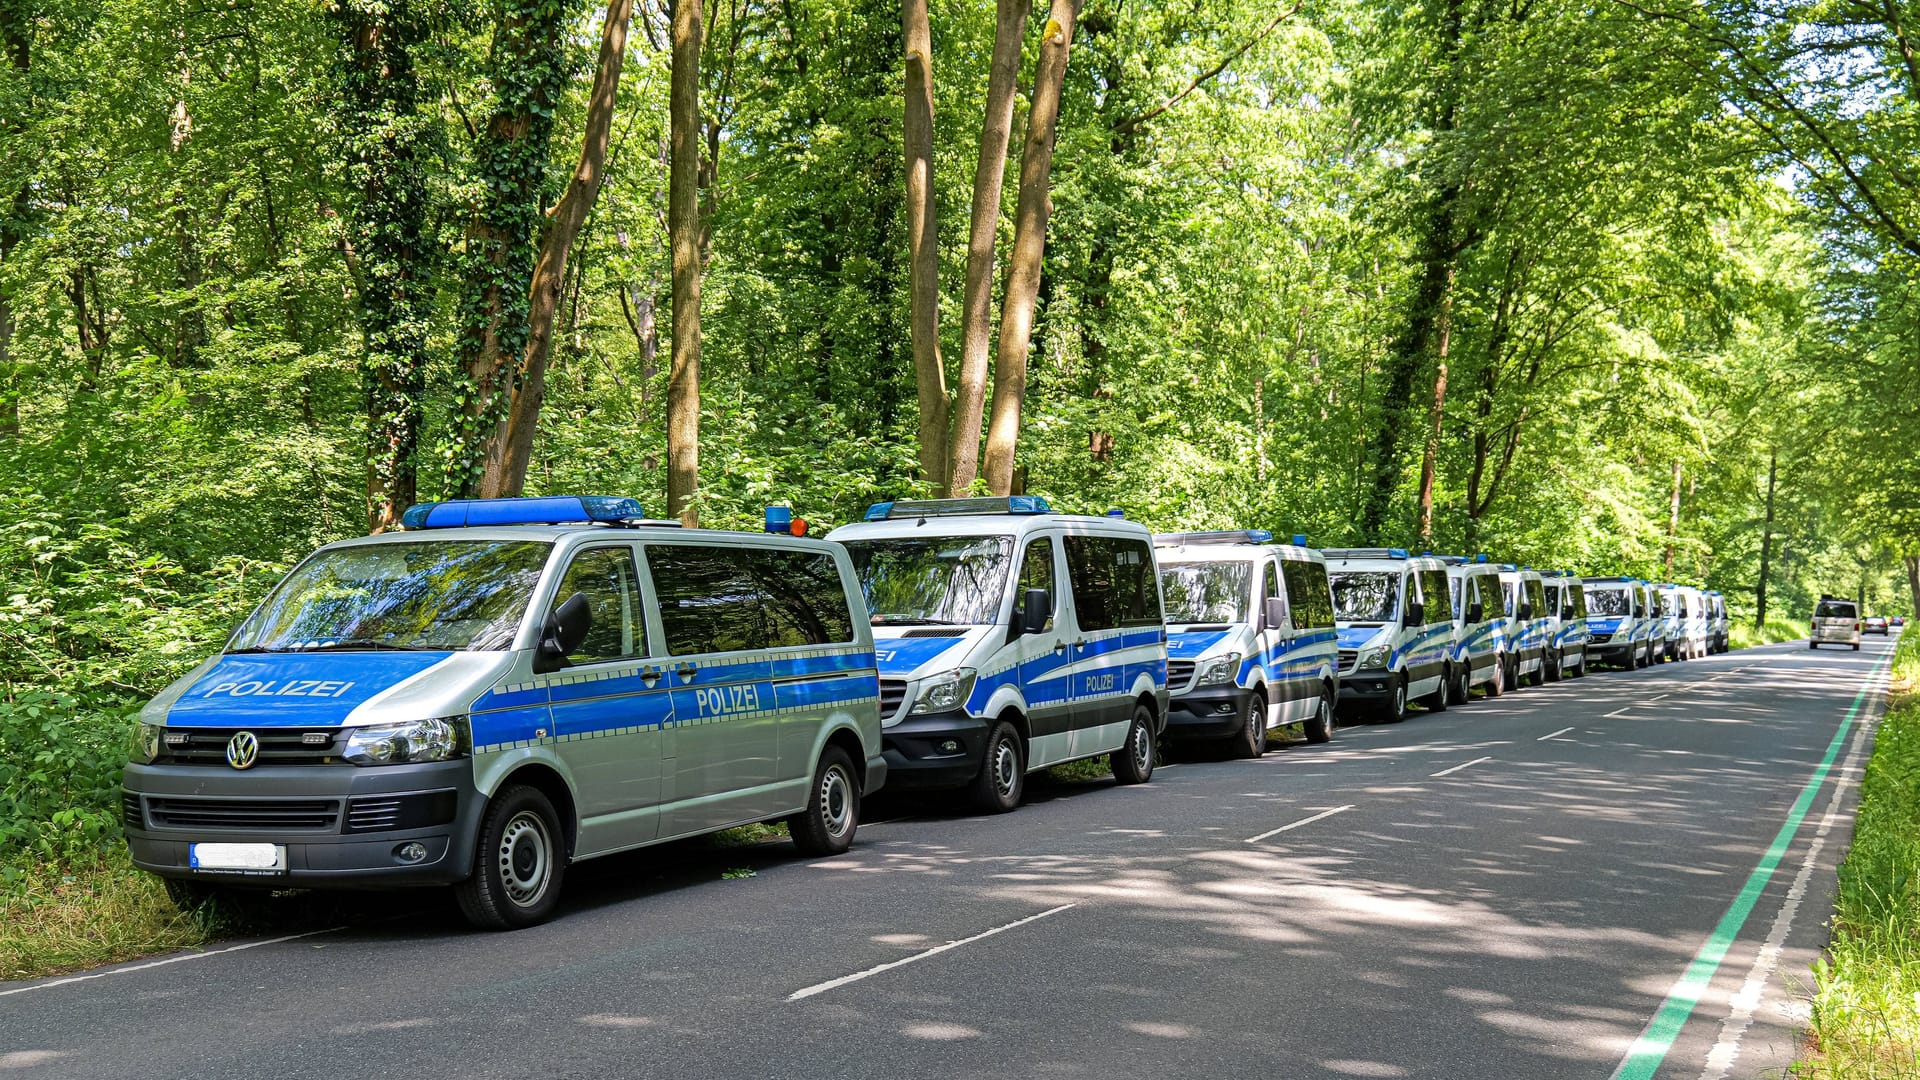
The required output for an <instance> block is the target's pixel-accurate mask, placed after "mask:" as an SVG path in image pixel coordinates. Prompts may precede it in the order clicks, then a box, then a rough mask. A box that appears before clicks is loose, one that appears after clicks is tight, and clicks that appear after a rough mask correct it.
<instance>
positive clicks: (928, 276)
mask: <svg viewBox="0 0 1920 1080" xmlns="http://www.w3.org/2000/svg"><path fill="white" fill-rule="evenodd" d="M900 26H901V29H902V30H903V31H904V32H905V38H906V46H907V62H906V92H907V103H906V115H905V117H904V122H903V124H902V128H903V131H904V134H905V140H906V153H907V266H908V271H907V273H908V281H909V286H908V291H907V295H908V316H907V332H908V336H909V337H910V338H911V339H912V342H913V381H914V386H915V387H916V388H917V389H918V390H919V395H920V479H921V481H922V482H924V483H926V484H927V485H928V486H930V487H931V488H932V489H933V490H934V491H936V492H939V491H944V490H945V489H946V484H947V369H946V364H945V362H944V361H942V360H941V358H940V234H939V231H938V230H937V229H936V227H935V225H936V222H935V217H934V197H933V191H934V188H933V31H932V28H931V26H930V25H929V23H928V18H927V0H902V3H901V5H900Z"/></svg>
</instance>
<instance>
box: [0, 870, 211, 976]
mask: <svg viewBox="0 0 1920 1080" xmlns="http://www.w3.org/2000/svg"><path fill="white" fill-rule="evenodd" d="M212 936H213V933H212V927H210V926H208V925H207V924H206V923H204V922H202V921H201V920H199V919H196V918H194V917H192V916H189V915H183V914H181V913H180V911H179V910H178V909H176V908H175V907H174V906H173V902H172V901H171V900H168V899H167V890H166V888H165V887H164V886H162V885H161V884H160V879H158V878H156V877H154V876H153V875H151V874H146V873H142V872H141V871H139V870H136V869H134V867H133V864H132V863H131V862H129V861H128V860H127V856H126V853H125V852H124V851H117V852H109V853H107V854H104V855H102V856H101V857H100V860H99V861H98V862H97V863H93V864H91V865H86V866H76V867H68V868H66V869H64V870H47V869H44V868H39V869H33V870H29V871H27V872H26V873H24V874H22V875H20V876H18V877H15V878H13V879H12V880H10V881H9V882H8V883H7V884H6V886H5V887H4V888H0V979H34V978H39V977H41V976H43V975H58V974H61V973H63V972H68V971H76V970H79V969H81V968H89V967H98V966H99V965H101V964H113V963H118V962H120V961H122V960H132V959H136V958H138V957H142V956H149V955H152V954H153V953H158V952H170V951H172V950H175V949H187V948H193V947H195V946H198V945H202V944H205V943H206V941H207V940H208V939H209V938H210V937H212Z"/></svg>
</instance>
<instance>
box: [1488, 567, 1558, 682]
mask: <svg viewBox="0 0 1920 1080" xmlns="http://www.w3.org/2000/svg"><path fill="white" fill-rule="evenodd" d="M1500 581H1501V584H1502V585H1504V586H1505V591H1506V601H1507V621H1506V627H1505V630H1504V632H1503V635H1502V636H1503V637H1504V638H1505V641H1506V648H1507V655H1508V657H1509V661H1508V662H1509V663H1510V664H1511V665H1512V670H1511V671H1510V672H1509V674H1511V675H1512V676H1513V685H1514V686H1538V685H1540V684H1541V683H1543V682H1545V681H1546V677H1547V676H1546V665H1547V638H1548V636H1549V628H1548V622H1547V594H1546V590H1545V589H1544V588H1542V586H1541V584H1540V574H1539V572H1538V571H1536V570H1533V569H1531V568H1529V567H1524V566H1515V565H1513V564H1512V563H1505V564H1503V565H1502V566H1501V567H1500Z"/></svg>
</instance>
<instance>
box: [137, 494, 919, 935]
mask: <svg viewBox="0 0 1920 1080" xmlns="http://www.w3.org/2000/svg"><path fill="white" fill-rule="evenodd" d="M404 523H405V526H406V530H405V531H404V532H397V533H387V534H384V535H379V536H371V537H366V538H364V539H357V540H347V541H342V542H340V543H336V544H329V545H327V546H325V547H323V548H321V549H320V550H319V551H317V552H315V553H314V554H313V555H311V556H309V557H308V558H307V559H306V560H304V561H303V562H301V563H300V564H299V565H298V566H296V567H295V568H294V569H293V571H292V572H291V573H289V574H288V575H287V576H286V577H285V578H284V579H283V580H282V581H281V582H280V583H279V585H277V586H276V587H275V588H274V590H273V591H272V592H271V593H269V594H268V596H267V598H266V599H265V600H263V601H261V603H260V606H259V607H257V608H256V609H254V611H253V613H252V614H251V615H250V616H248V617H247V619H246V620H245V621H244V622H242V623H241V624H240V626H239V628H238V629H237V630H235V631H234V633H233V636H232V637H231V638H230V639H229V640H228V641H227V644H226V647H225V649H223V650H222V651H221V653H220V654H219V655H218V656H215V657H213V658H211V659H209V660H207V661H206V662H205V663H203V664H201V665H200V666H199V667H197V668H195V669H194V670H193V671H192V672H190V673H189V674H188V675H187V676H186V677H184V678H182V679H180V680H179V681H178V682H176V683H174V684H173V685H172V686H171V687H169V688H168V689H167V690H166V691H165V692H163V693H162V694H160V695H159V696H158V697H156V698H154V699H153V700H152V701H151V702H149V703H148V704H147V706H146V707H145V708H144V709H143V710H142V711H141V714H140V719H139V725H138V728H137V729H136V733H135V738H134V747H133V754H132V760H131V761H130V762H129V764H128V765H127V768H126V775H125V781H124V783H125V790H124V791H123V793H122V799H123V810H124V815H125V825H126V835H127V843H128V846H129V848H130V849H131V851H132V855H133V861H134V863H135V865H138V866H140V867H141V868H143V869H146V870H150V871H152V872H154V873H156V874H159V875H161V876H162V877H164V878H166V879H167V882H168V885H169V889H170V891H171V892H172V893H173V895H174V896H175V898H176V899H177V900H179V901H181V902H182V903H183V904H198V903H201V902H204V901H206V900H209V899H213V898H215V897H217V896H218V895H219V894H220V893H221V892H222V891H224V890H226V889H229V888H231V887H235V886H239V887H246V886H253V887H256V888H257V887H286V886H313V887H333V886H348V887H379V886H398V885H425V884H449V883H451V884H453V885H454V886H455V890H454V891H455V895H456V897H457V898H458V900H459V903H460V908H461V910H462V912H463V913H464V914H465V915H466V917H467V918H468V920H469V921H471V922H472V923H473V924H474V925H475V926H478V927H483V928H493V929H508V928H514V927H521V926H527V925H531V924H533V923H537V922H540V921H542V920H543V919H545V918H547V917H548V916H549V915H551V914H552V912H553V908H554V904H555V901H556V899H557V897H558V895H559V892H560V887H561V882H562V879H563V878H564V876H565V873H566V870H567V867H568V866H569V864H571V863H574V862H578V861H580V860H583V859H590V858H594V857H596V856H600V855H606V854H610V853H612V852H617V851H625V850H628V849H630V848H637V847H643V846H646V845H649V844H657V843H661V842H664V841H668V840H673V839H676V838H679V837H686V836H694V835H697V834H701V833H708V832H713V831H716V830H719V829H725V828H728V827H730V826H735V825H743V824H748V823H752V822H763V821H777V820H783V819H784V820H785V821H786V822H787V823H788V824H789V825H790V827H791V830H792V835H793V841H794V844H795V846H797V847H798V848H799V849H800V850H801V851H802V852H803V853H805V854H809V855H830V854H836V853H839V852H843V851H845V850H847V848H848V846H849V845H850V844H851V843H852V842H853V837H854V831H855V829H856V828H857V826H858V823H859V812H860V798H861V795H862V794H864V793H867V792H871V791H873V790H875V789H877V788H879V787H880V786H881V785H882V784H883V783H884V782H885V780H886V777H887V763H886V760H885V759H884V758H883V757H882V756H881V753H880V700H879V685H878V679H877V673H876V671H875V667H874V655H873V638H872V634H871V633H870V631H869V630H868V627H867V619H866V611H865V608H864V606H863V605H862V603H861V600H860V594H859V591H858V579H857V578H856V577H855V575H854V570H853V564H852V563H851V562H850V561H849V560H848V558H847V555H846V552H845V551H843V550H842V549H841V548H840V547H839V546H838V545H835V544H828V543H823V542H821V541H818V540H806V539H801V538H797V537H792V536H771V535H760V534H752V533H738V532H719V531H706V530H692V529H681V528H679V527H678V525H677V523H668V522H650V521H647V520H645V519H644V518H643V517H642V515H641V511H640V505H639V503H637V502H635V501H634V500H632V499H624V498H610V497H603V496H585V497H580V496H558V497H548V498H527V499H481V500H470V501H458V502H443V503H425V504H421V505H418V506H414V507H412V508H410V509H409V510H408V511H407V512H406V514H405V516H404Z"/></svg>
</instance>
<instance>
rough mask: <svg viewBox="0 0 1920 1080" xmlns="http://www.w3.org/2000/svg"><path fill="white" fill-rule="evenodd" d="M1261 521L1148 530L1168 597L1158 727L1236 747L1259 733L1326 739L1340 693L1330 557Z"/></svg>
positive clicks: (1254, 743)
mask: <svg viewBox="0 0 1920 1080" xmlns="http://www.w3.org/2000/svg"><path fill="white" fill-rule="evenodd" d="M1305 539H1306V538H1305V537H1295V538H1294V543H1292V544H1275V543H1271V541H1272V540H1273V534H1272V533H1270V532H1267V531H1266V530H1264V529H1243V530H1240V531H1238V532H1188V533H1166V534H1158V535H1156V536H1154V538H1153V543H1154V553H1155V556H1156V559H1157V561H1158V562H1159V565H1160V592H1161V595H1162V596H1164V597H1165V598H1166V605H1167V657H1168V659H1167V687H1168V690H1169V691H1170V693H1171V704H1170V706H1169V711H1168V719H1167V738H1169V739H1183V740H1222V739H1225V740H1231V747H1232V749H1233V751H1234V753H1235V754H1236V756H1239V757H1259V756H1260V755H1261V754H1264V753H1266V751H1267V733H1268V732H1269V731H1271V730H1273V729H1275V728H1279V727H1284V726H1285V725H1287V724H1301V725H1303V726H1304V728H1305V731H1306V736H1307V741H1308V742H1326V741H1327V740H1329V739H1331V738H1333V731H1334V727H1335V722H1334V706H1335V703H1336V702H1337V700H1338V695H1339V685H1340V684H1339V681H1338V678H1339V677H1338V674H1337V665H1338V659H1337V648H1336V646H1335V643H1334V624H1333V600H1332V598H1331V596H1330V595H1329V594H1328V591H1327V564H1326V560H1325V559H1324V558H1322V557H1321V555H1320V553H1319V552H1317V551H1314V550H1312V549H1310V548H1308V547H1306V546H1305V544H1304V541H1305Z"/></svg>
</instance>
